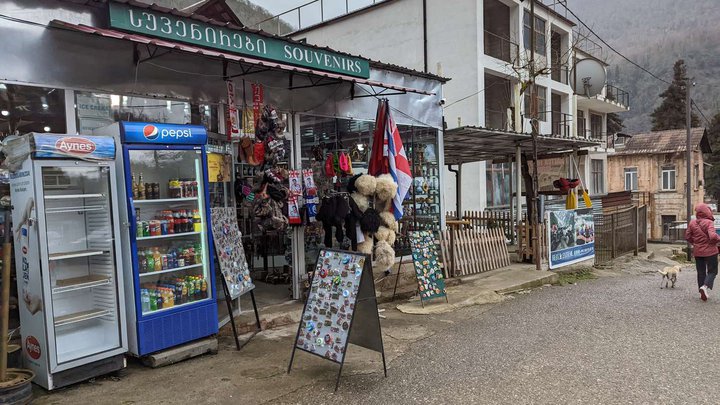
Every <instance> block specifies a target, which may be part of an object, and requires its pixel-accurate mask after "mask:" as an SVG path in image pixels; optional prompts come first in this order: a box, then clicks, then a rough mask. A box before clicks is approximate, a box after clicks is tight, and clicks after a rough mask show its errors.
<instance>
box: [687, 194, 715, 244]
mask: <svg viewBox="0 0 720 405" xmlns="http://www.w3.org/2000/svg"><path fill="white" fill-rule="evenodd" d="M685 240H686V241H688V242H690V243H692V245H693V251H694V252H693V253H694V255H695V256H696V257H708V256H713V255H717V254H718V247H717V245H718V243H720V235H718V234H717V232H716V231H715V217H713V214H712V210H711V209H710V207H708V206H707V204H698V205H697V207H695V219H693V220H692V221H690V225H689V226H688V229H687V230H686V231H685Z"/></svg>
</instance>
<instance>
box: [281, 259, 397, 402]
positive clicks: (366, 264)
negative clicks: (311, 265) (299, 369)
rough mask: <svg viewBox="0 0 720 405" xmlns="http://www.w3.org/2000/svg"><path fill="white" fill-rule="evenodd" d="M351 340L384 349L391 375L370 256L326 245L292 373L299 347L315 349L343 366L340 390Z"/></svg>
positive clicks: (296, 346) (301, 327)
mask: <svg viewBox="0 0 720 405" xmlns="http://www.w3.org/2000/svg"><path fill="white" fill-rule="evenodd" d="M349 343H353V344H356V345H358V346H361V347H365V348H367V349H370V350H374V351H377V352H380V353H381V354H382V359H383V370H384V372H385V377H387V367H386V365H385V351H384V349H383V343H382V332H381V329H380V317H379V316H378V311H377V299H376V297H375V284H374V282H373V276H372V264H371V262H370V257H369V256H368V255H364V254H360V253H355V252H349V251H343V250H332V249H323V250H321V251H320V254H319V255H318V261H317V264H316V266H315V271H314V272H313V276H312V281H311V282H310V292H309V294H308V298H307V301H306V302H305V307H304V309H303V314H302V319H301V321H300V325H299V326H298V332H297V335H296V337H295V343H294V345H293V351H292V355H291V357H290V364H289V365H288V373H290V370H291V368H292V364H293V360H294V358H295V351H296V350H301V351H304V352H307V353H310V354H314V355H316V356H319V357H322V358H324V359H326V360H329V361H331V362H333V363H337V364H339V365H340V370H339V371H338V376H337V381H336V383H335V390H337V388H338V385H339V384H340V374H341V373H342V367H343V363H344V361H345V354H346V352H347V348H348V344H349Z"/></svg>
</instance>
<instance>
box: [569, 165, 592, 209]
mask: <svg viewBox="0 0 720 405" xmlns="http://www.w3.org/2000/svg"><path fill="white" fill-rule="evenodd" d="M570 160H572V162H573V165H574V166H575V171H576V172H577V173H578V177H580V169H578V165H577V162H576V161H575V158H573V157H572V156H570ZM579 180H580V187H582V198H583V202H584V203H585V208H592V201H591V200H590V195H589V194H588V191H587V188H585V184H583V181H582V178H580V179H579Z"/></svg>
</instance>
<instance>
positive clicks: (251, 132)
mask: <svg viewBox="0 0 720 405" xmlns="http://www.w3.org/2000/svg"><path fill="white" fill-rule="evenodd" d="M242 134H243V136H247V137H254V136H255V116H254V114H253V110H252V109H250V108H246V109H244V110H243V111H242Z"/></svg>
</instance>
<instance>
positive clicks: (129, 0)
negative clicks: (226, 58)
mask: <svg viewBox="0 0 720 405" xmlns="http://www.w3.org/2000/svg"><path fill="white" fill-rule="evenodd" d="M60 1H65V2H69V3H75V4H86V5H89V4H93V3H94V4H98V3H100V4H104V3H108V2H115V3H122V4H127V5H130V6H135V7H141V8H148V9H150V10H155V11H159V12H161V13H167V14H172V15H176V16H178V17H184V18H191V19H194V20H198V21H202V22H204V23H208V24H213V25H217V26H221V27H227V28H230V29H233V30H237V31H243V32H249V33H253V34H257V35H262V36H265V37H268V38H275V39H278V40H281V41H285V42H289V43H292V44H297V45H303V46H307V47H309V48H313V49H322V50H325V51H329V52H334V53H337V54H340V55H345V56H350V57H354V58H363V59H367V60H368V61H370V65H371V66H373V67H376V68H380V69H385V70H392V71H396V72H399V73H404V74H409V75H412V76H417V77H423V78H426V79H431V80H437V81H439V82H441V83H445V82H448V81H450V78H447V77H442V76H438V75H434V74H432V73H426V72H421V71H418V70H414V69H410V68H407V67H403V66H398V65H394V64H391V63H385V62H382V61H377V60H373V59H370V58H368V57H365V56H363V55H354V54H351V53H348V52H344V51H338V50H336V49H332V48H330V47H329V46H318V45H313V44H309V43H306V42H302V41H296V40H294V39H292V38H289V37H284V36H280V35H274V34H270V33H268V32H265V31H263V30H257V29H253V28H248V27H241V26H239V25H236V24H232V23H226V22H223V21H217V20H214V19H211V18H207V17H205V16H203V15H200V14H196V13H187V12H184V11H180V10H178V9H176V8H167V7H163V6H161V5H158V4H156V3H144V2H140V1H137V0H60Z"/></svg>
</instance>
